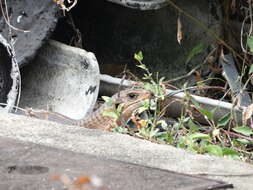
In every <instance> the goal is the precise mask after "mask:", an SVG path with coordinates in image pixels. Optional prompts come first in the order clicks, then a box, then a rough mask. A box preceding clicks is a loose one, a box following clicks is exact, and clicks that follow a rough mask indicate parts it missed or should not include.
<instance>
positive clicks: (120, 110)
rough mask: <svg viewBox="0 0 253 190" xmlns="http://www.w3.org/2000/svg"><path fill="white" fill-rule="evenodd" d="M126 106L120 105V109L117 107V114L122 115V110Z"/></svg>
mask: <svg viewBox="0 0 253 190" xmlns="http://www.w3.org/2000/svg"><path fill="white" fill-rule="evenodd" d="M124 105H125V104H123V103H122V104H119V105H118V107H117V112H118V113H121V112H122V109H123V107H124Z"/></svg>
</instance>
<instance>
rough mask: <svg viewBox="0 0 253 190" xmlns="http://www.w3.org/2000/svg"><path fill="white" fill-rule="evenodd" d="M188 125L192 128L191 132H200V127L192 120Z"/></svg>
mask: <svg viewBox="0 0 253 190" xmlns="http://www.w3.org/2000/svg"><path fill="white" fill-rule="evenodd" d="M188 125H189V127H190V131H191V132H198V131H199V126H198V125H196V124H195V123H194V122H193V121H192V120H191V119H190V120H189V122H188Z"/></svg>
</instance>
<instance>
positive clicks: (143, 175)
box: [0, 137, 231, 190]
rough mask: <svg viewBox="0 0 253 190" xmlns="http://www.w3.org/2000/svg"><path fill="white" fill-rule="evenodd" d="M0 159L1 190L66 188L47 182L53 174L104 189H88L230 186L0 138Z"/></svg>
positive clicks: (202, 189) (212, 188)
mask: <svg viewBox="0 0 253 190" xmlns="http://www.w3.org/2000/svg"><path fill="white" fill-rule="evenodd" d="M0 157H1V159H0V189H4V190H11V189H13V190H16V189H18V190H30V189H31V190H34V189H36V190H50V189H56V190H61V189H62V190H63V189H66V188H64V187H63V184H62V183H59V182H58V181H53V180H50V179H52V177H53V176H55V175H67V176H68V177H69V178H70V179H71V180H74V179H76V178H78V177H80V176H87V177H90V178H91V179H97V180H98V179H99V181H100V184H97V185H99V186H101V187H102V186H103V188H95V187H94V188H93V186H94V185H92V183H91V184H89V186H90V187H91V189H90V188H89V190H92V189H93V190H94V189H97V190H99V189H100V190H102V189H103V190H117V189H118V190H131V189H134V190H144V189H145V190H154V189H159V190H163V189H164V190H167V189H168V187H169V189H170V190H205V189H209V190H217V189H225V188H226V189H228V188H230V187H231V184H226V183H224V182H221V181H217V180H210V179H207V178H203V177H197V176H190V175H185V174H180V173H176V172H171V171H168V170H160V169H156V168H151V167H145V166H140V165H136V164H129V163H126V162H120V161H117V160H109V159H101V158H98V157H96V156H91V155H88V154H85V153H75V152H72V151H67V150H62V149H56V148H51V147H47V146H42V145H37V144H34V143H31V142H21V141H17V140H13V139H9V138H5V137H0ZM86 185H88V184H86ZM69 190H71V189H69ZM72 190H74V189H72ZM75 190H77V189H75ZM79 190H81V189H79ZM85 190H87V188H85Z"/></svg>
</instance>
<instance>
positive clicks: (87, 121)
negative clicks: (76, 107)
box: [25, 88, 152, 130]
mask: <svg viewBox="0 0 253 190" xmlns="http://www.w3.org/2000/svg"><path fill="white" fill-rule="evenodd" d="M151 97H152V93H151V92H150V91H148V90H145V89H141V88H134V89H126V90H122V91H120V92H118V93H117V94H115V95H113V96H112V98H111V100H112V102H113V103H112V104H111V105H108V104H107V103H104V104H103V105H102V106H101V107H100V108H99V109H97V110H96V111H95V112H93V113H92V114H91V115H89V116H88V117H86V118H84V119H80V120H74V119H71V118H68V117H67V116H64V115H62V114H59V113H56V112H49V111H34V110H27V111H26V113H25V114H26V115H29V116H32V117H36V118H39V119H46V120H49V121H55V122H58V123H62V124H67V125H78V126H80V127H85V128H91V129H102V130H110V129H111V128H113V127H115V126H121V125H123V124H124V123H126V122H127V121H128V120H129V119H130V118H131V116H132V114H133V113H134V112H135V111H136V110H137V109H138V108H140V107H141V106H143V103H142V100H146V99H150V98H151ZM119 104H123V108H122V111H121V114H120V116H119V118H117V119H116V118H113V117H110V116H105V115H104V114H103V113H104V112H107V111H113V110H115V109H116V108H117V106H118V105H119Z"/></svg>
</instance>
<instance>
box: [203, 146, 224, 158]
mask: <svg viewBox="0 0 253 190" xmlns="http://www.w3.org/2000/svg"><path fill="white" fill-rule="evenodd" d="M204 149H205V151H206V152H207V153H208V154H211V155H214V156H220V157H221V156H223V151H222V148H221V147H220V146H218V145H207V146H206V147H205V148H204Z"/></svg>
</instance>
